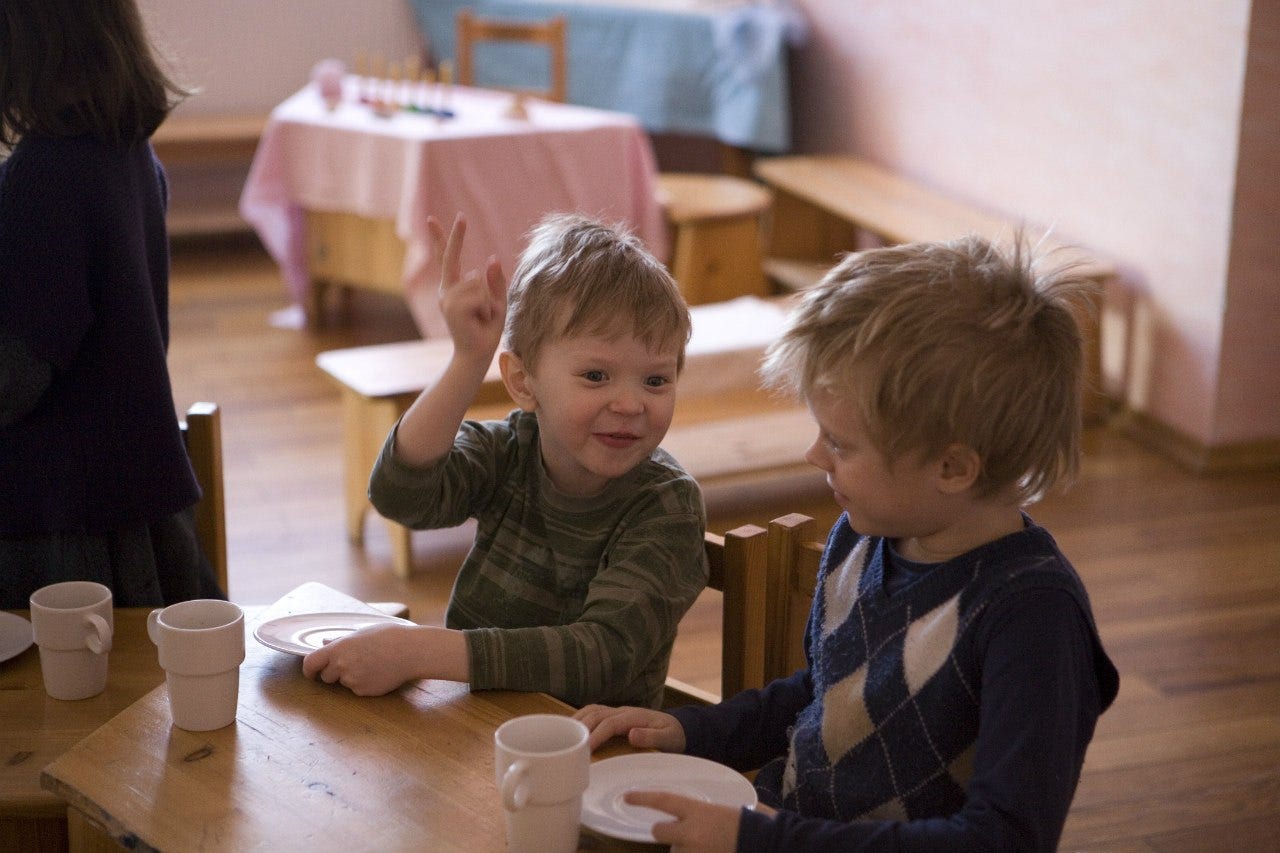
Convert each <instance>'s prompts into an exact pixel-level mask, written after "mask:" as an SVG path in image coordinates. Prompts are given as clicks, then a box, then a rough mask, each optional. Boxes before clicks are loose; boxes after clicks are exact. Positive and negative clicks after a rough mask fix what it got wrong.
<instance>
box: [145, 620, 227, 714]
mask: <svg viewBox="0 0 1280 853" xmlns="http://www.w3.org/2000/svg"><path fill="white" fill-rule="evenodd" d="M147 634H148V635H150V637H151V642H153V643H155V644H156V649H157V651H158V652H159V657H160V668H161V669H163V670H164V680H165V684H166V685H167V686H168V688H169V711H170V713H172V715H173V724H174V725H175V726H177V727H178V728H180V729H186V730H187V731H192V732H205V731H209V730H211V729H220V728H222V727H223V726H229V725H231V724H232V723H234V722H235V719H236V703H237V702H238V701H239V699H240V664H241V663H242V662H243V661H244V611H242V610H241V609H240V608H239V607H237V606H236V605H234V604H232V603H231V602H230V601H220V600H218V599H213V598H200V599H195V600H193V601H182V602H179V603H177V604H170V605H169V606H168V607H165V608H162V609H158V610H152V611H151V613H150V614H148V616H147Z"/></svg>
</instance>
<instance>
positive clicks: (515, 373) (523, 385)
mask: <svg viewBox="0 0 1280 853" xmlns="http://www.w3.org/2000/svg"><path fill="white" fill-rule="evenodd" d="M498 369H499V370H500V371H502V384H503V385H505V386H507V393H508V394H510V395H511V399H512V400H513V401H515V404H516V405H517V406H519V407H520V408H521V409H524V410H525V411H526V412H532V411H536V410H537V408H538V398H537V397H535V396H534V393H533V385H532V384H531V382H530V381H529V380H530V379H532V378H533V377H532V375H531V374H530V373H529V370H528V369H527V368H526V367H525V366H524V361H522V360H521V359H520V357H519V356H518V355H516V354H515V353H513V352H511V351H510V350H503V351H502V352H500V353H498Z"/></svg>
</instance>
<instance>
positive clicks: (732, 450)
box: [316, 298, 818, 577]
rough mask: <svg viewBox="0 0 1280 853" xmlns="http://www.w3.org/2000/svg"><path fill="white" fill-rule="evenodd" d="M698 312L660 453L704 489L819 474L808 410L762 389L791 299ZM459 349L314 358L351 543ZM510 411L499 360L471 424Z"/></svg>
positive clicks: (429, 345) (352, 351)
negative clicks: (808, 459)
mask: <svg viewBox="0 0 1280 853" xmlns="http://www.w3.org/2000/svg"><path fill="white" fill-rule="evenodd" d="M691 312H692V313H693V318H694V334H693V339H692V340H691V341H690V342H689V347H688V349H687V351H686V356H685V369H684V373H683V374H682V375H681V378H680V385H679V402H678V403H677V404H676V414H675V418H674V419H673V421H672V427H671V429H670V430H669V431H668V433H667V437H666V440H664V441H663V442H662V446H663V447H664V448H666V449H667V450H668V451H669V452H670V453H672V455H674V456H675V457H676V458H677V459H679V460H680V462H681V464H682V465H684V467H685V469H686V470H688V471H689V473H691V474H692V475H693V476H694V477H695V478H697V480H698V482H699V483H701V484H703V485H704V486H707V485H716V486H718V485H729V484H733V483H738V482H741V481H744V480H749V479H755V478H759V477H773V476H785V475H793V474H797V473H802V472H808V471H814V470H815V469H812V468H811V467H810V466H809V465H808V464H807V463H805V462H804V451H805V450H806V449H807V448H808V446H809V445H810V443H812V441H813V437H814V436H815V435H816V433H817V428H816V427H815V426H814V424H813V420H812V419H811V418H810V416H809V412H808V410H807V409H805V408H803V407H800V406H798V405H797V404H796V403H794V402H793V401H788V400H784V399H780V398H778V397H776V396H774V395H771V394H768V393H766V392H763V391H761V390H759V389H758V380H757V375H756V368H757V366H758V364H759V361H760V356H761V355H762V354H763V352H764V349H765V347H766V346H767V345H768V343H769V341H771V340H773V339H774V338H775V337H776V336H777V333H778V331H779V330H780V329H781V323H782V319H783V317H784V316H785V301H778V300H759V299H751V298H744V299H739V300H733V301H731V302H727V303H719V304H714V305H702V306H695V307H694V308H692V309H691ZM452 351H453V344H452V342H451V341H448V340H431V341H421V340H419V341H404V342H400V343H392V344H378V345H373V346H362V347H351V348H348V349H341V350H330V351H328V352H322V353H320V354H319V355H318V356H317V357H316V363H317V365H319V367H320V368H321V369H322V370H324V371H325V373H327V374H328V375H329V376H330V377H331V378H332V379H333V380H334V381H335V382H336V383H337V384H338V387H339V389H340V390H341V392H342V430H343V467H344V486H343V495H344V506H345V511H346V526H347V536H348V538H349V539H350V541H351V542H352V543H354V544H360V543H361V542H362V541H363V539H364V521H365V515H366V514H367V512H368V510H369V500H368V483H369V472H370V471H371V470H372V468H373V463H374V460H375V459H376V458H377V455H378V452H379V451H380V450H381V448H382V444H383V442H384V441H385V440H386V437H387V434H388V433H389V432H390V431H391V428H392V426H394V425H395V422H396V421H397V420H398V419H399V417H400V415H402V414H403V413H404V412H405V410H406V409H408V407H409V405H410V404H411V403H412V402H413V401H414V400H415V399H416V398H417V397H418V395H419V394H420V393H421V392H422V390H423V389H424V388H426V387H427V386H428V385H429V384H430V383H431V382H434V381H435V380H436V378H437V377H439V376H440V374H441V373H442V372H443V371H444V367H445V365H446V364H447V363H448V360H449V357H450V355H451V353H452ZM512 405H513V404H512V403H511V400H510V398H509V397H508V396H507V393H506V389H505V388H504V386H503V385H502V379H501V376H500V374H499V372H498V368H497V361H496V359H495V362H494V364H493V365H491V366H490V369H489V373H488V375H487V376H486V377H485V381H484V384H483V385H482V386H481V389H480V392H479V393H478V394H477V396H476V399H475V401H474V403H473V404H472V407H471V409H470V410H469V411H468V417H473V418H493V417H502V416H505V415H506V413H507V412H509V411H510V410H511V408H512ZM815 476H818V474H817V473H816V471H815ZM387 530H388V533H389V536H390V538H391V557H392V565H393V567H394V569H395V571H396V574H397V575H399V576H400V577H407V576H408V575H409V573H410V570H411V567H412V551H411V543H410V531H409V530H408V529H407V528H405V527H402V526H401V525H399V524H395V523H394V522H390V521H388V522H387Z"/></svg>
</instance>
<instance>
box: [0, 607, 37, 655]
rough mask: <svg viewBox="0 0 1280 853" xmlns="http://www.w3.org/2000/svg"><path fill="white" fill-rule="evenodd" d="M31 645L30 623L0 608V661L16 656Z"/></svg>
mask: <svg viewBox="0 0 1280 853" xmlns="http://www.w3.org/2000/svg"><path fill="white" fill-rule="evenodd" d="M30 647H31V623H30V622H28V621H27V620H26V619H23V618H22V617H21V616H19V615H18V614H16V613H5V612H4V611H3V610H0V661H6V660H8V659H9V658H16V657H17V656H18V655H20V654H22V653H23V652H25V651H26V650H27V649H29V648H30Z"/></svg>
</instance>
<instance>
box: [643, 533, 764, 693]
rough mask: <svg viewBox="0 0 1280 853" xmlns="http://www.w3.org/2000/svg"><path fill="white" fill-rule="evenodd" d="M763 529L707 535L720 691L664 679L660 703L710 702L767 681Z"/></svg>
mask: <svg viewBox="0 0 1280 853" xmlns="http://www.w3.org/2000/svg"><path fill="white" fill-rule="evenodd" d="M766 537H767V532H766V531H765V530H764V528H761V527H757V526H756V525H754V524H746V525H743V526H742V527H737V528H734V529H733V530H730V531H729V532H728V533H726V534H724V535H723V536H719V535H717V534H715V533H708V534H707V535H706V549H707V563H708V564H709V565H710V567H711V574H710V577H709V578H708V579H707V586H708V587H710V588H711V589H718V590H720V591H721V592H722V593H724V614H723V616H722V618H721V633H720V636H721V638H722V639H721V653H720V696H717V695H716V694H714V693H711V692H709V691H706V690H702V689H700V688H698V687H694V686H693V685H692V684H687V683H685V682H683V681H680V680H679V679H677V678H671V677H668V678H667V683H666V688H665V690H664V692H663V700H662V704H663V707H667V708H673V707H675V706H677V705H701V704H707V705H714V704H715V703H717V702H719V701H720V698H721V696H732V695H733V694H735V693H738V692H739V691H741V690H745V689H747V688H748V687H762V686H763V685H764V683H765V657H766V653H767V649H766V647H765V642H766V635H765V619H766V615H767V614H766V601H765V589H766V586H765V579H766V573H765V572H766V564H765V558H766Z"/></svg>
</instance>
